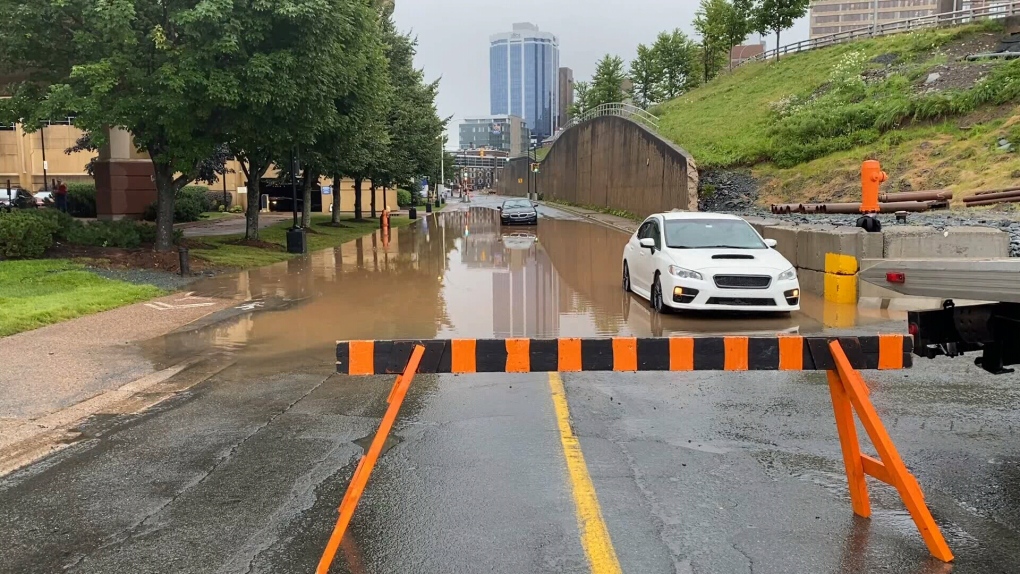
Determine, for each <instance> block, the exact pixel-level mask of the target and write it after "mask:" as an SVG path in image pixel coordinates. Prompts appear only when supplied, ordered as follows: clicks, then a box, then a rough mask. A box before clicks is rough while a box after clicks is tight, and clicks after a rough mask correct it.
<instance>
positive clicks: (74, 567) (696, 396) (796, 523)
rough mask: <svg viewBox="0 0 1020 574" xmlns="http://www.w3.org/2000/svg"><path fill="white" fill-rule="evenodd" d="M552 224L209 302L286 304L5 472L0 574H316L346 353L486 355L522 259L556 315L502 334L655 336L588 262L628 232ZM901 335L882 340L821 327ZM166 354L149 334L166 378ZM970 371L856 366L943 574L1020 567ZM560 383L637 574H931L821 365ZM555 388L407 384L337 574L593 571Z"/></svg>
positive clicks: (445, 218) (1013, 401)
mask: <svg viewBox="0 0 1020 574" xmlns="http://www.w3.org/2000/svg"><path fill="white" fill-rule="evenodd" d="M494 205H495V200H491V199H487V198H483V199H480V200H478V201H477V202H476V204H475V206H476V207H492V206H494ZM457 207H458V208H459V206H457ZM542 214H543V220H542V221H541V223H540V225H539V227H538V228H537V234H536V235H537V236H538V241H537V242H536V244H535V245H529V246H528V247H524V246H523V245H521V244H514V243H513V242H511V247H512V249H507V248H506V239H505V236H504V234H503V233H502V232H499V231H498V230H497V229H496V228H495V226H493V225H492V223H491V222H492V219H491V215H488V214H486V213H485V212H483V211H479V210H473V211H470V212H468V211H457V212H451V213H446V214H443V213H440V214H437V215H436V216H434V217H432V218H430V219H428V229H427V231H426V230H425V228H424V227H418V228H411V229H400V230H396V231H395V233H394V236H393V241H392V242H391V243H390V245H389V246H383V245H382V242H381V241H378V238H376V239H377V240H376V241H375V242H373V240H372V239H371V238H366V239H365V240H364V241H362V242H361V243H360V244H348V245H345V246H343V247H342V248H340V249H338V250H336V251H329V252H322V253H317V254H313V255H312V256H310V257H309V258H308V259H307V260H305V261H299V262H291V263H290V264H282V265H280V266H277V267H274V268H267V269H263V270H254V271H250V272H248V273H247V274H245V275H238V276H230V277H220V278H215V279H212V280H210V282H208V283H206V284H205V285H197V286H196V287H195V288H196V292H197V293H198V294H202V295H218V296H227V295H228V294H229V293H231V292H238V293H240V292H243V293H244V294H245V296H247V297H249V298H253V299H258V297H259V296H264V297H266V298H267V300H270V299H269V297H275V298H278V299H279V300H281V301H282V300H287V301H289V302H288V303H287V304H286V305H281V306H280V307H279V308H278V309H277V310H270V311H264V312H253V313H251V314H249V315H246V316H245V317H244V318H243V319H239V320H237V321H236V322H233V323H229V324H215V325H208V326H204V327H201V328H199V329H197V330H194V331H192V332H190V333H189V334H188V335H187V337H188V338H189V339H190V340H192V341H193V343H192V345H193V346H192V349H193V350H195V351H196V352H201V350H202V347H203V346H205V347H207V350H212V349H215V350H216V351H217V352H218V353H221V354H225V355H226V356H227V357H228V358H229V361H230V362H231V366H229V367H227V368H226V369H224V370H223V371H221V372H220V373H219V374H217V375H215V376H213V377H211V378H210V379H208V380H207V381H205V382H204V383H201V384H199V385H197V386H195V387H191V388H190V389H188V390H183V391H180V392H179V393H178V394H177V395H176V397H175V398H173V399H171V400H169V401H167V402H164V403H162V404H161V405H159V406H158V407H156V408H154V409H152V410H149V411H146V412H144V413H140V414H132V413H119V414H114V413H111V414H108V415H104V416H101V417H97V418H95V419H93V420H91V421H89V422H88V423H87V424H85V425H81V426H80V427H79V428H78V429H77V430H78V432H80V434H76V435H69V436H68V445H67V446H66V447H64V448H63V449H62V450H60V451H58V452H57V453H56V454H55V455H54V456H52V457H51V458H48V459H46V460H44V461H42V462H41V463H38V464H36V465H33V466H32V467H29V468H27V469H24V470H23V471H21V472H19V473H17V474H15V475H9V476H7V477H4V478H3V479H2V482H0V571H3V572H19V573H20V572H55V571H61V570H64V569H66V571H68V572H167V571H176V572H310V571H313V570H314V568H315V565H316V563H317V562H318V560H319V558H320V556H321V552H322V548H323V547H324V545H325V543H326V540H327V539H328V537H329V533H330V530H331V529H332V527H333V525H334V523H335V520H336V509H337V506H338V505H339V503H340V500H341V499H342V497H343V494H344V489H345V488H346V486H347V483H348V481H349V479H350V477H351V475H352V473H353V472H354V468H355V466H356V463H357V461H358V459H359V457H360V456H361V455H362V453H363V452H364V450H365V449H367V447H368V444H369V442H370V441H371V437H372V436H373V434H374V432H375V430H376V428H377V427H378V424H379V419H380V417H381V416H382V414H383V412H384V411H385V409H386V406H387V405H386V399H387V396H388V394H389V391H390V388H391V386H392V384H393V377H392V376H384V377H367V378H365V377H344V376H340V375H336V374H334V371H335V357H334V348H335V341H336V340H337V339H352V338H372V337H374V338H392V337H393V335H392V334H391V333H393V332H395V331H397V330H399V331H402V332H407V333H408V335H407V336H409V337H419V338H472V337H475V338H491V337H496V336H497V335H496V333H495V331H496V328H495V325H496V318H495V315H494V312H495V308H496V307H497V306H499V305H508V304H509V302H508V301H504V300H502V299H501V298H500V297H494V283H495V281H496V276H497V275H500V274H506V273H510V274H512V273H513V270H514V269H517V268H519V269H521V273H522V278H521V280H520V281H521V285H522V288H523V289H524V290H523V291H522V292H521V293H522V296H523V297H524V299H523V302H524V303H525V305H528V303H527V301H528V299H527V296H528V289H531V288H530V287H528V285H529V284H528V283H527V280H528V279H527V278H528V277H530V275H528V273H527V270H528V269H529V268H535V269H536V271H535V273H534V275H535V277H540V278H541V281H536V283H535V284H534V285H535V287H534V289H535V290H536V291H537V289H538V288H539V287H542V286H543V285H544V286H546V287H542V288H543V289H545V288H551V287H549V286H550V285H558V289H560V294H559V295H558V296H557V297H556V298H555V299H553V298H552V295H553V294H552V293H544V294H543V295H545V296H548V297H547V298H546V299H543V300H542V301H545V302H546V303H545V304H543V305H538V304H537V303H536V307H535V309H536V311H534V312H532V315H531V316H533V317H535V316H537V313H538V310H540V311H541V313H543V314H545V313H555V315H556V320H555V321H554V320H553V319H552V318H549V317H545V318H543V320H542V321H541V322H530V323H529V321H528V320H527V317H528V315H527V314H524V315H522V317H523V323H521V325H522V326H521V327H517V326H516V325H518V323H516V318H514V317H513V316H512V315H511V317H510V326H509V327H508V328H507V327H503V328H504V330H509V332H511V333H518V332H521V333H522V334H521V335H520V336H525V337H557V336H559V337H563V336H594V335H639V336H651V335H652V333H651V330H650V328H649V327H646V326H645V325H644V324H643V323H640V322H639V319H638V317H637V316H636V315H635V312H636V309H637V308H634V309H632V310H631V315H630V318H629V319H628V318H625V317H624V313H623V309H622V308H621V306H617V303H619V302H620V299H615V298H613V296H612V295H611V293H612V291H614V290H616V289H618V274H619V273H618V268H617V267H618V264H617V263H616V262H617V261H618V260H617V259H616V256H615V255H614V256H612V257H611V256H610V255H605V256H602V255H600V256H599V257H597V258H596V257H587V258H585V257H582V255H583V253H584V249H586V248H587V247H586V245H587V244H586V242H588V243H591V244H592V245H597V246H598V248H599V251H601V250H602V248H603V247H604V248H605V250H606V251H608V250H609V248H610V246H611V240H610V239H609V238H611V237H612V235H606V236H605V237H606V239H605V240H604V242H603V243H598V242H599V241H603V240H601V239H600V234H601V233H604V231H603V229H602V228H596V227H594V226H592V225H591V224H589V223H586V222H584V221H582V220H580V219H578V218H574V217H571V216H569V215H566V214H558V213H557V212H555V211H554V210H551V209H546V208H542ZM605 231H606V232H609V233H615V232H611V231H610V230H605ZM473 236H474V237H477V238H478V239H477V240H476V239H471V238H472V237H473ZM564 245H572V246H573V249H572V251H568V250H565V249H561V247H563V246H564ZM518 250H520V251H521V252H520V253H508V251H518ZM540 250H541V251H544V252H545V254H546V255H547V256H548V258H547V259H545V258H544V257H543V256H541V255H539V252H540ZM593 252H594V250H593ZM497 253H498V254H499V261H500V262H499V263H496V262H495V260H496V258H495V257H494V255H495V254H497ZM571 253H572V254H573V256H571ZM610 263H612V264H613V265H612V267H611V268H604V267H606V266H608V265H610ZM518 266H519V267H518ZM529 266H531V267H529ZM539 267H542V269H543V271H542V272H538V271H537V269H538V268H539ZM513 281H514V280H513V279H512V278H511V281H510V286H511V289H513V288H514V283H513ZM603 282H605V283H606V284H607V285H611V286H612V287H611V288H610V287H606V288H605V291H603V290H602V289H603V288H602V287H601V285H602V283H603ZM568 295H569V296H568ZM512 296H513V293H511V297H512ZM603 298H604V300H603ZM553 300H555V301H556V305H553V304H552V301H553ZM374 301H378V302H379V304H378V305H374V304H373V302H374ZM568 301H576V302H577V304H576V305H575V304H573V303H570V304H569V305H568V304H567V303H568ZM599 317H605V318H606V319H605V320H603V319H597V318H599ZM502 320H503V319H500V321H502ZM668 320H669V321H674V320H676V321H679V322H680V323H679V325H680V326H678V327H677V331H681V330H683V329H684V324H683V321H685V320H686V319H685V318H683V317H670V318H668ZM705 321H708V322H709V323H711V322H712V321H714V319H705ZM717 324H718V323H717ZM700 325H701V322H700V321H699V327H698V329H697V330H701V332H702V333H705V334H710V333H711V331H710V330H709V328H708V326H707V325H708V323H706V324H705V326H704V327H701V326H700ZM731 327H732V325H731V324H727V327H726V328H725V329H720V332H722V333H728V332H729V330H730V328H731ZM823 328H824V325H822V324H820V326H818V327H817V328H815V329H814V331H815V332H819V331H821V330H822V329H823ZM600 330H604V332H600ZM688 330H691V329H688ZM801 330H802V334H807V333H804V332H803V331H806V330H807V329H804V328H803V327H802V329H801ZM539 331H541V332H539ZM553 331H556V332H553ZM902 331H903V325H902V324H900V323H898V322H896V321H890V322H876V323H874V324H869V325H866V326H857V327H850V328H846V329H840V330H829V331H826V333H841V334H843V333H846V334H865V332H870V333H872V334H874V333H876V332H902ZM166 348H167V345H166V344H161V343H160V342H153V344H152V348H151V349H150V350H149V352H151V353H152V358H153V360H154V361H163V360H166V357H165V355H164V354H163V352H164V350H165V349H166ZM210 360H213V359H210ZM973 378H974V374H973V372H972V370H971V367H969V366H968V365H967V364H966V363H965V362H960V361H956V362H952V361H932V362H929V361H919V362H918V363H917V364H916V365H915V367H914V369H913V370H911V371H908V372H899V371H882V372H869V373H868V374H867V380H868V383H869V385H870V386H871V400H872V401H873V402H874V403H875V405H877V407H878V408H879V410H880V412H881V414H882V416H883V418H884V419H885V420H886V423H887V424H888V426H889V432H890V434H891V435H892V436H893V437H894V438H895V440H896V445H897V447H898V448H899V450H900V453H901V455H902V456H903V458H904V460H905V462H906V463H907V466H908V467H909V468H910V470H911V471H912V472H913V473H914V474H915V475H916V476H917V478H918V480H919V481H920V483H921V485H922V487H923V488H924V492H925V496H926V500H927V502H928V505H929V506H930V507H931V509H932V512H933V514H934V516H935V519H936V521H937V522H938V524H939V525H940V527H941V528H942V531H943V533H944V534H945V536H946V538H947V541H948V543H949V546H950V547H951V548H952V549H953V551H954V553H955V554H956V561H955V563H954V566H953V572H965V573H966V572H975V573H977V572H981V573H983V572H994V571H1006V572H1008V571H1010V568H1012V567H1013V566H1012V565H1013V564H1016V563H1018V559H1020V556H1018V553H1020V544H1017V542H1018V540H1020V532H1018V528H1017V525H1018V524H1020V500H1018V499H1020V497H1018V496H1017V493H1016V491H1015V489H1014V488H1013V485H1015V484H1017V483H1018V480H1020V469H1018V467H1017V460H1016V458H1015V453H1014V452H1013V450H1015V449H1013V448H1012V446H1011V445H1013V444H1015V441H1013V440H1012V433H1013V430H1012V429H1015V428H1016V427H1017V425H1018V423H1020V420H1018V419H1017V416H1018V415H1017V414H1016V413H1018V412H1020V408H1017V407H1018V406H1020V397H1018V396H1017V395H1016V391H1015V385H1014V384H1013V383H1012V382H1011V381H1008V380H1004V379H1008V377H1004V378H995V379H990V380H987V381H986V380H984V379H983V380H982V381H981V383H980V386H981V388H980V392H978V391H976V390H968V389H970V388H971V387H970V386H969V385H965V384H964V383H967V382H968V381H971V380H972V379H973ZM561 381H562V387H563V397H564V398H565V401H566V403H567V406H568V408H569V413H570V423H571V429H572V432H573V434H574V435H575V436H576V437H577V438H578V441H579V445H580V449H581V451H582V452H583V454H584V460H585V463H586V468H587V471H588V474H589V476H590V478H591V484H592V489H593V490H594V492H595V493H596V494H597V497H598V501H599V504H600V506H601V513H602V516H603V517H604V520H605V525H606V528H607V531H608V533H609V535H610V537H611V541H612V544H613V547H614V549H615V552H616V554H617V557H618V560H619V563H620V566H621V569H622V571H624V572H674V571H675V572H720V573H723V572H725V573H729V572H749V571H751V569H752V565H753V570H754V571H756V572H790V571H794V572H799V571H803V572H847V573H849V572H889V571H892V572H932V571H940V570H938V569H935V570H933V565H932V563H931V562H930V558H929V556H928V553H927V550H926V549H925V547H924V545H923V543H922V541H921V539H920V537H919V536H918V535H917V531H916V528H915V527H914V525H913V523H912V522H911V521H910V520H909V518H908V517H907V516H906V514H905V513H904V511H903V506H902V503H901V502H900V501H899V498H898V496H897V495H896V494H895V492H894V491H892V490H891V489H889V488H886V487H881V486H878V485H874V484H873V485H872V486H871V493H872V509H873V515H872V518H871V520H870V521H862V520H858V519H854V518H853V515H852V513H851V512H850V511H849V504H850V503H849V498H848V491H847V482H846V476H845V471H844V469H843V463H842V455H841V452H840V447H839V442H838V440H837V439H836V428H835V424H834V423H833V415H832V406H831V399H830V397H829V389H828V386H827V382H826V379H825V375H824V373H809V372H795V373H784V372H776V371H768V372H760V373H755V374H753V375H748V374H743V373H729V372H693V373H683V374H674V373H614V372H602V373H585V372H582V373H565V374H563V375H561ZM174 383H175V381H174V380H170V381H167V385H171V386H172V385H173V384H174ZM553 391H554V387H552V386H550V380H549V376H548V375H547V374H544V373H520V374H509V375H508V374H495V375H491V376H490V375H485V374H478V375H472V376H470V377H469V376H455V375H450V374H437V375H422V376H419V377H418V378H416V379H415V382H414V384H413V385H412V386H411V388H410V390H409V392H408V396H407V399H406V401H405V403H404V407H403V410H402V412H401V417H400V418H399V419H398V424H397V427H396V428H395V430H394V433H393V435H392V436H391V439H390V440H389V441H388V442H387V444H386V445H385V448H384V449H383V453H382V456H381V458H380V462H379V466H378V467H377V468H376V470H375V473H374V474H373V477H372V481H371V482H370V483H369V486H368V489H367V490H366V493H365V497H364V499H363V500H362V506H361V507H359V511H358V513H357V514H356V516H355V518H354V521H353V522H352V525H351V529H350V531H349V533H348V536H347V538H346V539H345V541H344V543H342V544H341V547H340V551H339V552H338V557H337V561H336V564H335V566H334V569H333V571H334V572H359V573H360V572H377V573H384V572H477V571H478V570H479V565H484V568H485V569H486V570H489V571H493V572H521V571H528V572H579V573H580V572H591V571H592V570H591V567H590V566H589V564H588V560H587V558H586V555H585V551H584V547H583V546H582V543H581V541H580V536H579V530H578V525H577V521H576V517H575V506H574V485H573V482H572V481H571V480H570V478H569V471H568V468H567V465H566V463H565V461H564V455H563V447H562V444H561V431H560V425H559V419H558V417H557V410H556V406H555V405H556V403H555V400H554V392H553ZM961 399H962V400H961Z"/></svg>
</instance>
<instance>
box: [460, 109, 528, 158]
mask: <svg viewBox="0 0 1020 574" xmlns="http://www.w3.org/2000/svg"><path fill="white" fill-rule="evenodd" d="M530 139H531V131H530V130H529V129H528V127H527V126H526V125H525V124H524V119H523V118H520V117H518V116H485V117H477V118H465V119H464V121H463V122H462V123H461V124H460V149H461V150H474V149H491V150H498V151H502V152H506V153H507V154H508V155H509V157H519V156H522V155H524V154H525V153H527V150H528V141H529V140H530Z"/></svg>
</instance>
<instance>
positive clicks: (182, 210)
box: [142, 195, 206, 223]
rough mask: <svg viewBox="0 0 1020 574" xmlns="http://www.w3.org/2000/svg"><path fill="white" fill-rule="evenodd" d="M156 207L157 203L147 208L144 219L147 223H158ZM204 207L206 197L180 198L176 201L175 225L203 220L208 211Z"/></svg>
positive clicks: (188, 196) (187, 196) (143, 215)
mask: <svg viewBox="0 0 1020 574" xmlns="http://www.w3.org/2000/svg"><path fill="white" fill-rule="evenodd" d="M156 205H157V203H156V202H152V203H150V204H149V206H148V207H146V208H145V213H143V214H142V219H144V220H145V221H156ZM204 205H205V198H204V197H195V196H193V195H186V196H183V197H181V196H178V197H177V200H176V201H174V223H185V222H188V221H198V220H199V219H201V215H202V213H203V212H205V211H206V210H205V209H204V208H203V206H204Z"/></svg>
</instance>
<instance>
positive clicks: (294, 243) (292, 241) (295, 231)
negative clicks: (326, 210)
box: [287, 147, 308, 253]
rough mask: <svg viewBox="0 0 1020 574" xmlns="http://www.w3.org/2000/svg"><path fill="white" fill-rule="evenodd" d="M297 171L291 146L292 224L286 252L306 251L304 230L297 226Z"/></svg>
mask: <svg viewBox="0 0 1020 574" xmlns="http://www.w3.org/2000/svg"><path fill="white" fill-rule="evenodd" d="M297 171H298V158H297V151H296V147H292V148H291V150H290V199H291V209H292V211H293V212H294V225H293V226H292V227H291V228H290V229H288V230H287V253H306V252H307V251H308V244H307V242H306V241H305V239H306V236H305V230H304V228H302V227H298V216H297Z"/></svg>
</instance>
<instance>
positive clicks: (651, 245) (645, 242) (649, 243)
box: [638, 237, 655, 251]
mask: <svg viewBox="0 0 1020 574" xmlns="http://www.w3.org/2000/svg"><path fill="white" fill-rule="evenodd" d="M638 243H640V244H641V247H644V248H646V249H651V250H652V251H655V240H654V239H652V238H651V237H645V238H642V239H641V241H639V242H638Z"/></svg>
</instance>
